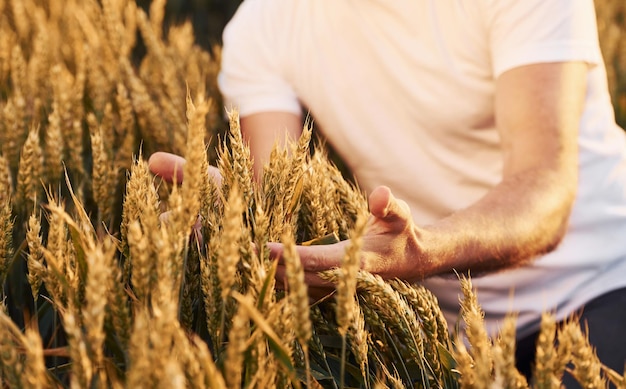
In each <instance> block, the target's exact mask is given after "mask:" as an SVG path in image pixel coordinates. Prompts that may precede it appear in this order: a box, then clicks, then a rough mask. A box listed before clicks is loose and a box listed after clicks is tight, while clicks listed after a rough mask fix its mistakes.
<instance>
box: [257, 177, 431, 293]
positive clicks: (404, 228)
mask: <svg viewBox="0 0 626 389" xmlns="http://www.w3.org/2000/svg"><path fill="white" fill-rule="evenodd" d="M368 201H369V208H370V213H371V216H370V219H369V221H368V225H367V227H366V231H365V235H364V236H363V245H362V249H361V268H362V269H363V270H367V271H369V272H371V273H375V274H378V275H379V276H381V277H382V278H384V279H393V278H402V279H406V278H407V276H409V275H411V278H413V279H419V278H421V277H423V275H424V274H428V273H430V270H426V268H428V267H430V266H432V265H431V264H429V263H428V262H426V261H422V260H420V259H421V258H423V257H424V255H423V254H424V253H423V252H422V247H421V244H420V235H421V232H422V230H421V229H419V228H418V227H417V226H416V225H415V224H414V223H413V220H412V218H411V212H410V209H409V207H408V205H407V204H406V202H404V201H402V200H399V199H396V198H395V197H394V196H393V194H392V193H391V190H390V189H389V188H387V187H385V186H379V187H378V188H376V189H374V191H372V193H371V194H370V196H369V200H368ZM349 244H350V241H348V240H346V241H342V242H339V243H335V244H330V245H314V246H297V248H296V249H297V251H298V254H299V255H300V260H301V261H302V267H303V268H304V272H305V281H306V282H307V284H308V285H309V291H310V294H311V295H312V296H314V297H318V298H319V297H322V296H324V295H325V294H328V293H330V292H332V290H333V289H334V286H333V285H332V284H330V283H329V282H327V281H324V280H322V279H321V278H320V277H319V276H318V275H317V274H318V273H319V272H321V271H324V270H328V269H332V268H338V267H340V266H341V260H342V258H343V256H344V254H345V251H346V249H347V247H348V245H349ZM268 246H269V248H270V253H271V256H272V257H274V258H280V257H281V256H282V251H283V245H282V244H280V243H269V244H268ZM276 277H277V279H278V280H279V281H284V277H285V267H284V265H283V264H282V263H279V266H278V269H277V273H276Z"/></svg>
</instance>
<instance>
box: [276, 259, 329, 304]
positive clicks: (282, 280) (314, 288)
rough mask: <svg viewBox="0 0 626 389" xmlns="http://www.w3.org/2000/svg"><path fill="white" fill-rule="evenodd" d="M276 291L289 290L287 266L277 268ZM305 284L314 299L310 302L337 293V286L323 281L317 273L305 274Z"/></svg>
mask: <svg viewBox="0 0 626 389" xmlns="http://www.w3.org/2000/svg"><path fill="white" fill-rule="evenodd" d="M275 279H276V289H279V290H285V289H287V285H288V282H287V274H286V269H285V265H278V267H277V268H276V277H275ZM304 283H305V284H306V285H307V292H308V295H309V297H310V298H311V299H312V301H310V302H315V301H317V300H320V299H322V298H324V297H326V296H328V295H329V294H331V293H333V292H334V291H335V285H334V284H333V283H331V282H328V281H326V280H323V279H321V278H320V277H319V276H318V275H317V274H315V273H304Z"/></svg>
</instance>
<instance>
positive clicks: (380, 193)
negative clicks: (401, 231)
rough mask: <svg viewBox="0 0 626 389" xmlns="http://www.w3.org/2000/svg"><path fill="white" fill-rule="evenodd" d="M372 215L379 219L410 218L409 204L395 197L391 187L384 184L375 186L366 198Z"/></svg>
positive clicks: (390, 220) (391, 220) (406, 219)
mask: <svg viewBox="0 0 626 389" xmlns="http://www.w3.org/2000/svg"><path fill="white" fill-rule="evenodd" d="M368 202H369V208H370V212H371V214H372V215H374V216H375V217H377V218H379V219H385V220H386V221H389V222H393V221H396V220H402V221H408V220H411V211H410V209H409V206H408V205H407V203H406V202H404V201H403V200H399V199H396V198H395V197H394V195H393V193H391V189H389V188H388V187H386V186H379V187H377V188H375V189H374V190H373V191H372V193H371V194H370V196H369V199H368Z"/></svg>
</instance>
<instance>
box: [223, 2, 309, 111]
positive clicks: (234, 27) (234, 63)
mask: <svg viewBox="0 0 626 389" xmlns="http://www.w3.org/2000/svg"><path fill="white" fill-rule="evenodd" d="M275 3H282V2H276V1H274V2H272V1H263V0H246V1H244V2H242V4H241V5H240V6H239V8H238V9H237V12H236V13H235V15H234V16H233V18H232V19H231V20H230V22H229V23H228V24H227V26H226V28H225V29H224V32H223V47H222V60H221V68H220V73H219V75H218V86H219V88H220V91H221V93H222V95H223V97H224V101H225V104H226V106H227V107H233V106H234V107H237V108H238V109H239V113H240V115H241V116H246V115H250V114H253V113H258V112H268V111H280V112H293V113H300V110H301V107H300V104H299V101H298V98H297V96H296V94H295V92H294V90H293V88H292V86H291V85H290V84H289V82H288V81H287V80H286V77H285V67H286V64H285V61H284V60H285V54H286V50H285V49H284V44H283V42H284V41H285V39H284V37H285V31H284V29H281V26H280V21H281V20H284V19H283V18H285V17H288V16H287V15H281V14H284V13H285V12H288V11H286V10H285V8H288V7H285V6H284V5H285V4H283V8H282V9H280V8H279V7H275V6H274V5H275ZM285 3H288V2H285ZM278 5H280V4H278ZM273 11H277V13H275V12H273Z"/></svg>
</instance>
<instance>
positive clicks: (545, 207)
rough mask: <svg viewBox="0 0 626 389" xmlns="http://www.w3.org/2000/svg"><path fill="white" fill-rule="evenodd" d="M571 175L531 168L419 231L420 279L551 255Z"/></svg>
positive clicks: (569, 196)
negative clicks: (423, 260) (422, 257)
mask: <svg viewBox="0 0 626 389" xmlns="http://www.w3.org/2000/svg"><path fill="white" fill-rule="evenodd" d="M575 177H576V175H575V173H563V172H558V173H557V172H555V171H551V170H545V169H540V168H537V169H534V170H527V171H524V172H520V173H518V174H516V175H514V176H511V177H509V178H507V179H505V180H503V181H502V183H500V184H499V185H498V186H496V187H495V188H494V189H493V190H492V191H490V192H489V193H488V194H487V195H486V196H485V197H483V198H482V199H481V200H480V201H478V202H477V203H475V204H474V205H472V206H470V207H468V208H466V209H464V210H461V211H458V212H456V213H455V214H453V215H451V216H449V217H447V218H445V219H442V220H441V221H439V222H437V223H435V224H433V225H431V226H426V227H424V228H423V231H422V232H421V234H420V235H421V237H422V239H423V249H424V250H425V253H424V255H425V256H426V257H427V258H428V260H427V262H428V263H429V268H428V269H424V270H425V272H424V274H423V276H425V277H428V276H431V275H436V274H442V273H446V272H449V271H450V269H454V270H455V271H457V272H466V271H467V270H470V269H471V273H472V275H474V276H476V275H479V274H480V273H485V272H490V271H497V270H500V269H504V268H510V267H516V266H520V265H522V264H524V263H526V262H528V261H530V260H532V259H533V258H534V257H537V256H538V255H541V254H544V253H547V252H549V251H551V250H553V249H554V248H555V247H556V246H557V245H558V243H559V242H560V241H561V239H562V238H563V235H564V234H565V231H566V229H567V224H568V219H569V215H570V212H571V208H572V204H573V202H574V197H575V191H576V184H577V182H576V178H575Z"/></svg>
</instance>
